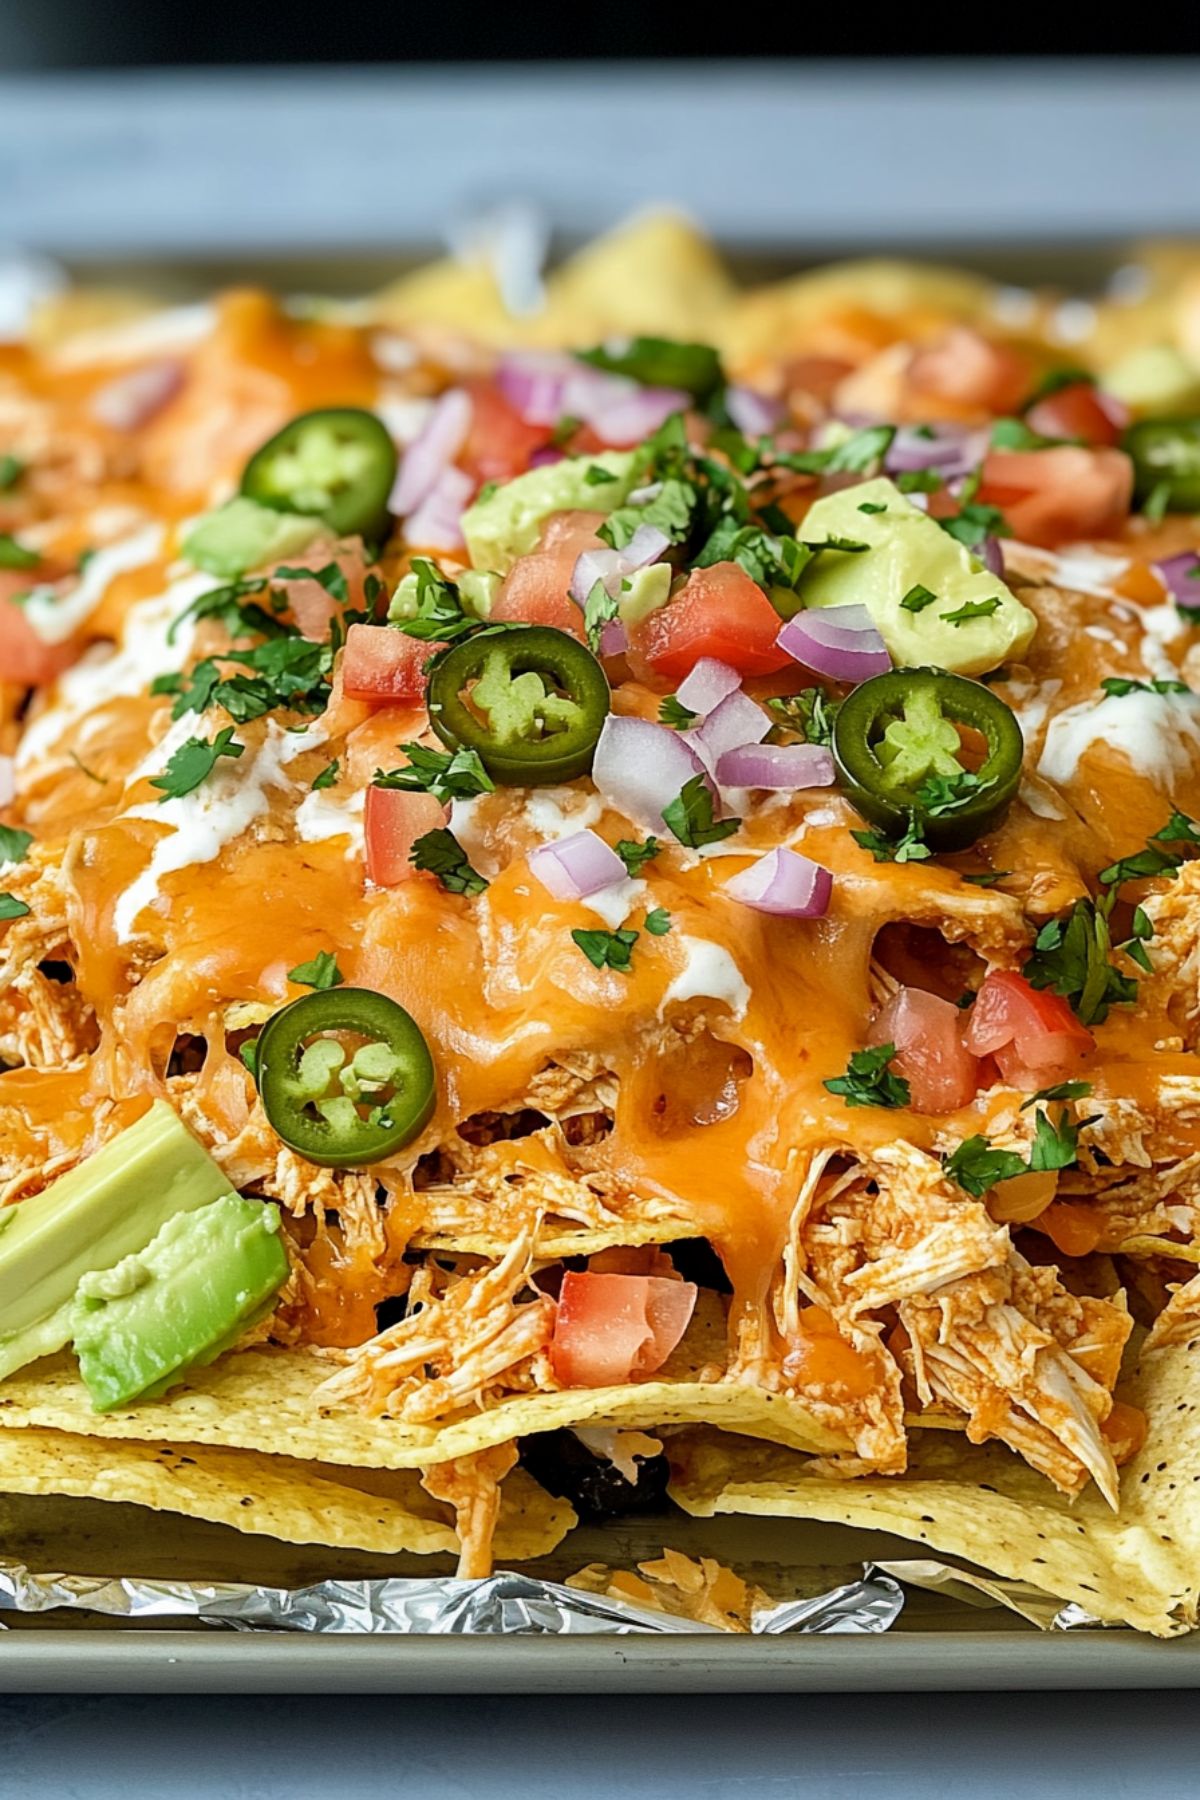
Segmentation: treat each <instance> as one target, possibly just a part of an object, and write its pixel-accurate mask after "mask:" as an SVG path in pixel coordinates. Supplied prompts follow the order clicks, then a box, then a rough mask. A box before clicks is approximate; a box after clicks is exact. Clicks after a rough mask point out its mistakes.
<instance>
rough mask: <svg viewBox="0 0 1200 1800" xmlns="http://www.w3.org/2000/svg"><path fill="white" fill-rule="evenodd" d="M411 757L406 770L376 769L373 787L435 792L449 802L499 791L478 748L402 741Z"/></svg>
mask: <svg viewBox="0 0 1200 1800" xmlns="http://www.w3.org/2000/svg"><path fill="white" fill-rule="evenodd" d="M400 748H401V750H403V751H404V753H405V755H406V756H407V757H408V764H407V766H406V767H405V768H402V769H392V770H391V772H390V773H389V774H384V772H383V770H382V769H376V771H375V774H374V776H373V777H372V781H371V785H372V787H378V788H399V789H400V790H401V792H402V793H406V794H432V795H433V796H434V798H435V799H437V800H440V801H441V803H442V805H443V806H445V805H447V804H448V803H449V802H450V801H451V800H470V799H472V798H473V797H474V796H475V795H476V794H491V793H494V792H495V789H496V784H495V782H494V781H493V780H492V778H491V776H490V775H489V774H488V772H487V770H486V769H485V768H484V766H483V764H482V763H481V762H480V760H479V755H478V752H477V751H475V750H461V749H460V750H455V751H453V752H451V751H449V750H429V749H427V748H426V746H425V745H424V744H401V745H400Z"/></svg>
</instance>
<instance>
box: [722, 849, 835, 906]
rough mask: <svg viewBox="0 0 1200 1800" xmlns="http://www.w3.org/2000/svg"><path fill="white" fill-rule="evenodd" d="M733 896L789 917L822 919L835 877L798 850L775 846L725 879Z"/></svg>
mask: <svg viewBox="0 0 1200 1800" xmlns="http://www.w3.org/2000/svg"><path fill="white" fill-rule="evenodd" d="M725 892H726V893H727V894H728V895H729V897H730V899H731V900H738V901H740V902H741V904H742V905H743V906H752V907H753V908H754V910H755V912H764V913H777V914H779V915H781V916H782V917H783V918H787V919H820V918H823V917H824V916H825V914H826V913H827V912H828V910H829V901H830V898H831V896H832V894H833V877H832V875H831V874H830V873H829V870H828V869H823V868H822V867H821V865H820V863H815V862H812V861H810V859H809V858H808V857H807V856H801V855H800V853H799V852H798V851H796V850H785V849H779V850H772V851H770V852H769V853H768V855H766V856H760V857H759V859H758V861H757V862H754V863H751V865H750V867H749V868H748V869H743V870H742V871H741V873H740V874H738V875H735V876H734V877H733V879H732V880H731V881H727V882H726V883H725Z"/></svg>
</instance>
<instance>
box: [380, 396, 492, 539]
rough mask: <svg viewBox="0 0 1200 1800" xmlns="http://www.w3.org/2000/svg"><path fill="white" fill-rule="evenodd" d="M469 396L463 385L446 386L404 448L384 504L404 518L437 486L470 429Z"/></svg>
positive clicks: (470, 410) (470, 409)
mask: <svg viewBox="0 0 1200 1800" xmlns="http://www.w3.org/2000/svg"><path fill="white" fill-rule="evenodd" d="M471 413H472V406H471V396H470V395H469V394H468V393H467V392H466V390H465V389H463V388H448V389H447V391H446V392H445V393H444V394H443V395H441V397H440V398H439V400H438V401H437V404H436V405H435V406H434V409H433V411H432V412H431V413H430V415H429V417H428V419H426V421H425V423H424V425H423V426H422V427H421V430H420V431H419V432H418V433H417V435H416V437H415V438H414V439H413V441H412V443H411V444H410V445H409V446H408V449H407V450H406V451H405V452H404V457H403V460H402V461H401V464H400V473H399V475H397V477H396V480H395V483H394V484H393V487H392V492H391V495H390V497H389V499H388V507H389V509H390V510H391V511H392V512H394V513H398V514H399V515H400V517H401V518H406V517H407V516H408V514H409V513H412V512H415V511H416V509H417V507H419V506H420V505H421V503H422V501H424V500H425V499H426V498H427V497H428V496H429V495H430V494H431V493H432V492H433V490H434V488H435V487H436V486H437V483H438V480H439V478H440V477H441V475H442V472H443V470H445V469H447V468H449V467H450V466H451V464H452V463H453V461H454V459H455V457H456V456H457V455H458V453H459V451H460V450H461V449H462V447H463V444H464V443H465V441H466V436H467V432H468V431H469V430H470V429H471Z"/></svg>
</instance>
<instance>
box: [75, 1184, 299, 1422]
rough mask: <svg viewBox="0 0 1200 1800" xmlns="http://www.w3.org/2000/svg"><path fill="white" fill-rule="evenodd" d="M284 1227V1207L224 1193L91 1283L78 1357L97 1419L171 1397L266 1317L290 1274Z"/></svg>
mask: <svg viewBox="0 0 1200 1800" xmlns="http://www.w3.org/2000/svg"><path fill="white" fill-rule="evenodd" d="M279 1224H280V1220H279V1208H278V1207H277V1206H271V1205H269V1204H268V1203H267V1202H266V1201H263V1200H243V1199H242V1198H241V1196H240V1195H239V1194H226V1195H224V1197H223V1198H222V1199H220V1200H214V1201H212V1202H211V1204H210V1205H208V1206H202V1207H200V1208H199V1210H198V1211H196V1212H190V1213H177V1214H176V1216H175V1217H174V1218H173V1219H168V1221H167V1223H166V1224H165V1225H164V1226H163V1228H162V1230H161V1231H160V1232H159V1233H158V1235H157V1237H156V1238H155V1239H154V1240H153V1242H152V1243H150V1244H148V1245H147V1246H146V1248H145V1249H144V1250H141V1251H139V1252H138V1253H137V1255H136V1256H127V1257H126V1258H125V1260H124V1261H123V1262H119V1263H118V1264H117V1265H116V1267H115V1268H111V1269H102V1270H99V1271H96V1272H95V1273H93V1274H90V1275H85V1276H84V1277H83V1279H82V1281H81V1282H80V1283H79V1293H78V1296H77V1298H76V1301H75V1306H74V1310H73V1330H74V1338H75V1350H76V1353H77V1355H78V1357H79V1372H80V1374H81V1375H82V1376H83V1380H84V1385H85V1386H86V1388H87V1390H88V1393H89V1394H90V1395H91V1397H92V1404H93V1405H94V1406H95V1408H96V1410H97V1412H109V1411H111V1410H112V1408H113V1407H115V1406H126V1405H128V1403H129V1402H130V1401H131V1400H136V1399H138V1398H139V1397H140V1396H142V1395H145V1396H151V1395H155V1394H161V1393H164V1392H165V1391H166V1389H167V1388H169V1387H171V1386H173V1385H174V1384H175V1383H176V1382H177V1381H182V1379H183V1378H184V1376H185V1375H186V1374H187V1372H188V1370H189V1369H194V1368H202V1367H203V1366H204V1365H205V1364H206V1363H210V1362H212V1361H213V1359H214V1358H215V1357H217V1356H219V1355H220V1354H221V1352H222V1350H226V1349H229V1348H230V1347H231V1346H232V1345H233V1344H234V1343H235V1342H236V1341H237V1339H238V1338H239V1337H240V1336H241V1334H242V1333H243V1332H244V1331H245V1330H246V1329H247V1327H248V1326H250V1325H253V1324H255V1323H256V1322H257V1321H258V1320H259V1319H261V1318H262V1317H263V1316H264V1314H265V1312H267V1311H268V1310H269V1309H270V1305H271V1301H272V1300H273V1299H274V1297H275V1295H276V1294H277V1293H278V1292H279V1289H280V1288H281V1287H282V1286H283V1284H284V1282H285V1281H286V1280H287V1274H288V1259H287V1252H286V1250H285V1249H284V1247H283V1242H282V1239H281V1237H280V1232H279Z"/></svg>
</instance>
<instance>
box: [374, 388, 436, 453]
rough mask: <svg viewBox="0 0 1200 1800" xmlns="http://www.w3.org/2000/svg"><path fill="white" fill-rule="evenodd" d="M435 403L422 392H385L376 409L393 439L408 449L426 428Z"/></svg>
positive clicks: (402, 447)
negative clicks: (421, 393)
mask: <svg viewBox="0 0 1200 1800" xmlns="http://www.w3.org/2000/svg"><path fill="white" fill-rule="evenodd" d="M434 404H435V403H434V401H432V400H429V399H426V398H425V397H424V396H423V395H420V394H384V395H382V396H381V397H380V398H379V399H378V400H377V401H376V402H375V411H376V412H377V413H378V414H379V417H380V418H381V419H382V420H383V422H384V424H385V425H386V426H387V428H388V434H389V436H390V437H391V438H392V439H393V441H394V442H395V443H397V444H399V445H400V447H401V449H406V448H407V447H408V445H409V444H411V443H412V442H413V440H414V438H416V437H417V436H418V435H419V434H420V432H422V431H423V430H424V428H425V426H426V424H427V423H428V421H429V415H430V413H432V411H433V408H434Z"/></svg>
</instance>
